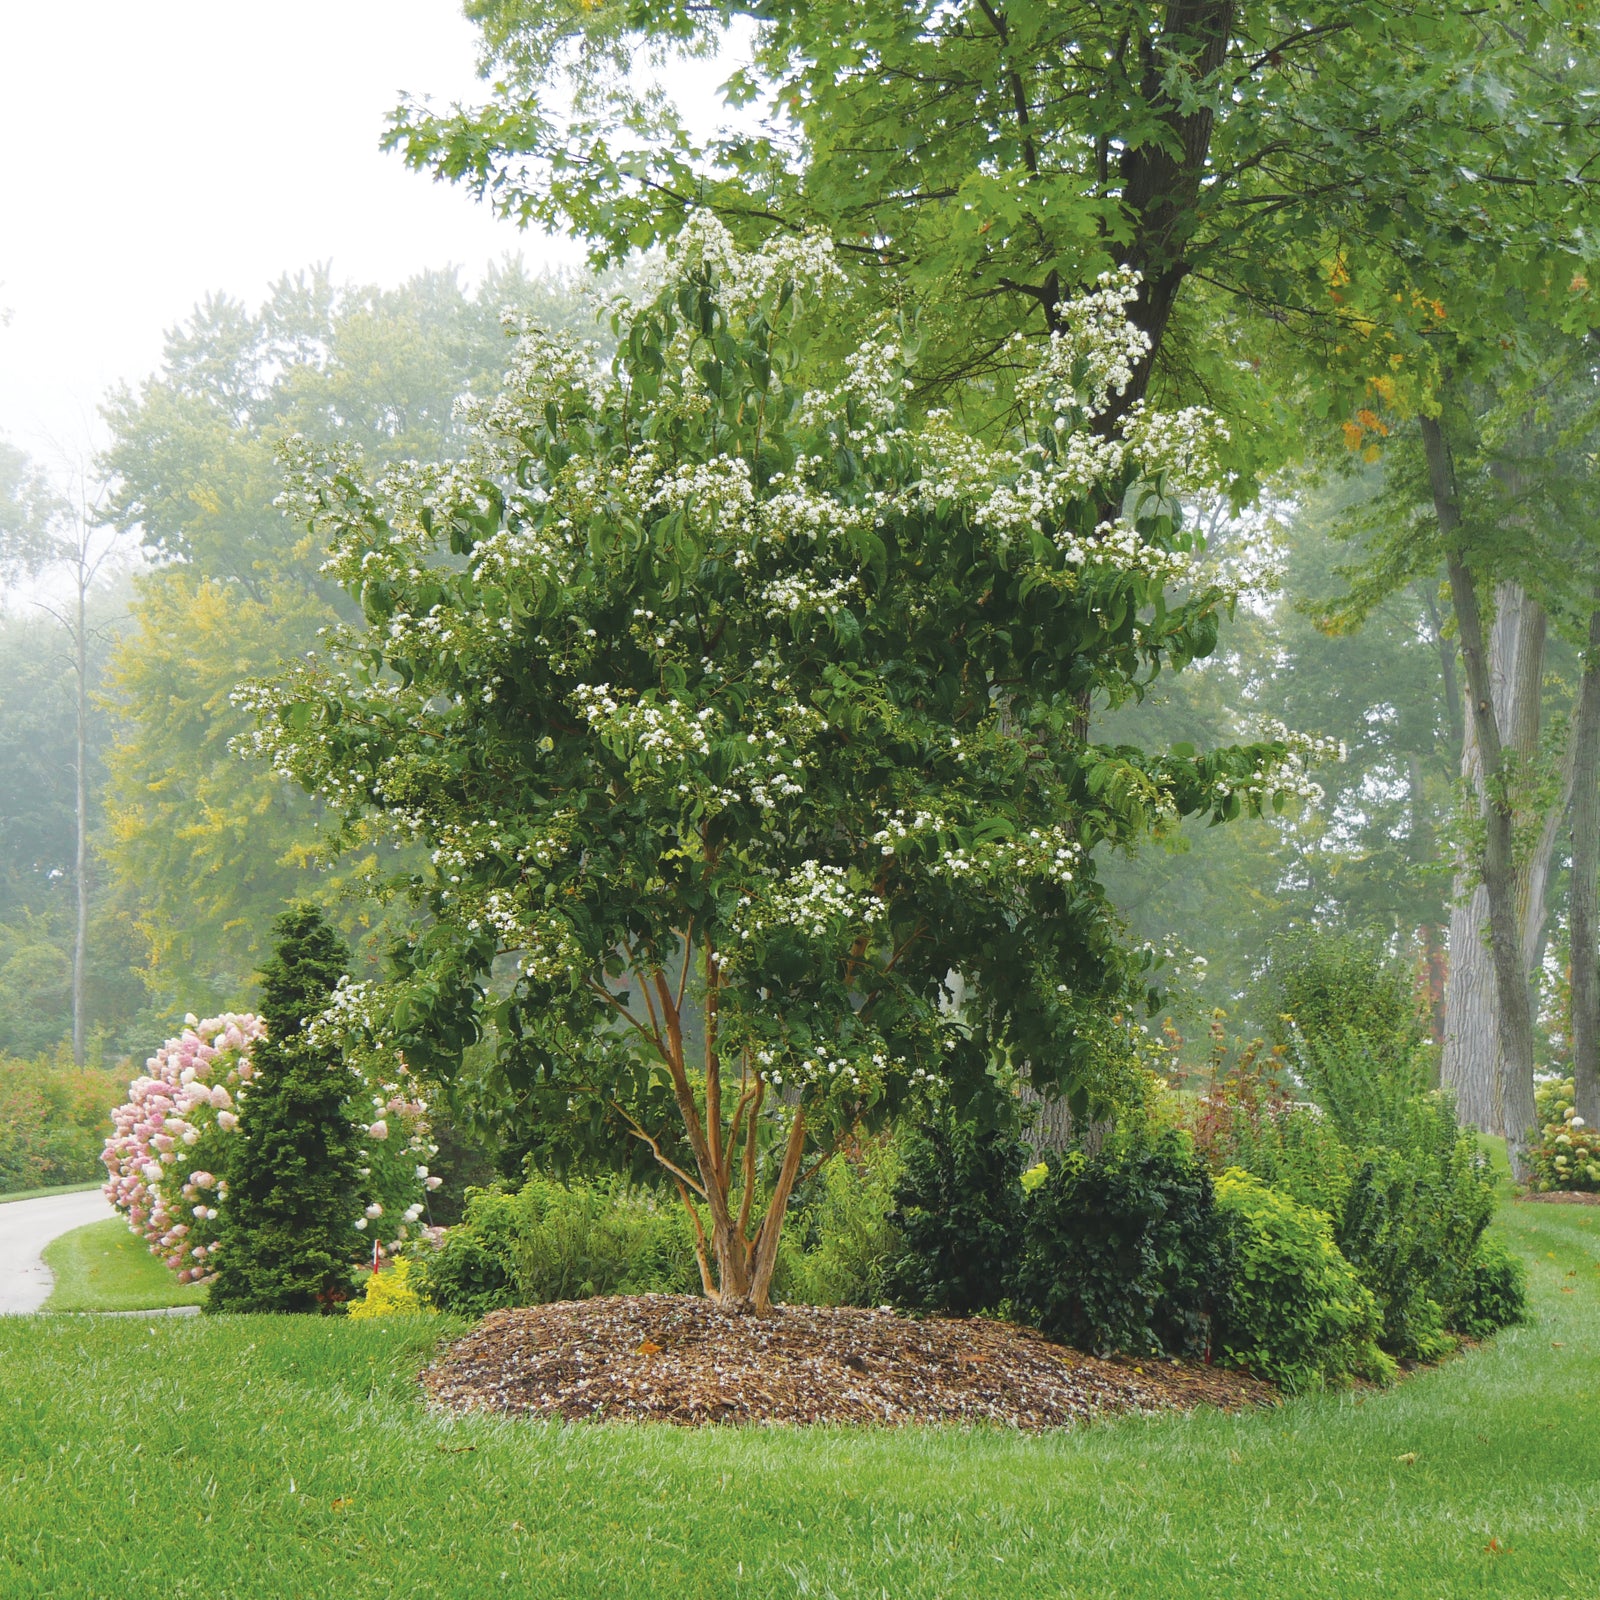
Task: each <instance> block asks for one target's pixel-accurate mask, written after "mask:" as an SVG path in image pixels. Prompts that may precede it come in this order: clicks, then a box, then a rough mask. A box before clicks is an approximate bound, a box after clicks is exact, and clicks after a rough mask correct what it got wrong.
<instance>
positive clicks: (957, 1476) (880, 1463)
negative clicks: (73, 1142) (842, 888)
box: [0, 1205, 1600, 1600]
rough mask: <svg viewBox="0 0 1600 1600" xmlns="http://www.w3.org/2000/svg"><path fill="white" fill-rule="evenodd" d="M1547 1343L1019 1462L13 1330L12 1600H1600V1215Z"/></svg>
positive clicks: (996, 1442)
mask: <svg viewBox="0 0 1600 1600" xmlns="http://www.w3.org/2000/svg"><path fill="white" fill-rule="evenodd" d="M1503 1227H1504V1229H1505V1232H1506V1234H1507V1236H1508V1237H1509V1238H1510V1239H1512V1240H1513V1241H1514V1242H1515V1243H1516V1244H1517V1245H1518V1246H1519V1247H1520V1248H1521V1249H1522V1250H1523V1251H1524V1253H1525V1254H1526V1256H1527V1257H1528V1260H1529V1263H1530V1266H1531V1268H1532V1289H1533V1294H1534V1305H1535V1321H1534V1322H1533V1323H1532V1325H1530V1326H1529V1327H1526V1328H1522V1329H1518V1330H1513V1331H1512V1332H1510V1333H1508V1334H1505V1335H1503V1336H1502V1337H1501V1338H1500V1339H1499V1340H1497V1341H1496V1342H1495V1343H1494V1344H1492V1345H1490V1346H1488V1347H1486V1348H1484V1349H1483V1350H1481V1351H1478V1352H1476V1353H1475V1354H1472V1355H1470V1356H1467V1357H1465V1358H1463V1359H1460V1360H1456V1361H1452V1362H1450V1363H1447V1364H1446V1365H1444V1366H1443V1367H1440V1368H1438V1369H1437V1370H1435V1371H1432V1372H1428V1373H1425V1374H1422V1375H1420V1376H1417V1377H1414V1378H1411V1379H1409V1380H1408V1381H1406V1382H1405V1383H1403V1384H1401V1385H1400V1386H1399V1387H1397V1388H1396V1389H1393V1390H1391V1391H1388V1392H1386V1393H1367V1394H1347V1395H1340V1396H1327V1397H1323V1398H1316V1399H1309V1400H1303V1401H1299V1402H1296V1403H1293V1404H1289V1405H1285V1406H1284V1407H1282V1408H1281V1409H1279V1410H1276V1411H1271V1412H1264V1413H1257V1414H1252V1415H1249V1416H1239V1417H1226V1416H1220V1415H1217V1414H1214V1413H1203V1414H1198V1415H1195V1416H1193V1417H1189V1418H1184V1419H1167V1420H1159V1419H1156V1420H1139V1419H1132V1420H1125V1421H1120V1422H1116V1423H1106V1424H1101V1425H1098V1426H1095V1427H1092V1428H1089V1429H1086V1430H1082V1431H1079V1432H1076V1433H1072V1434H1065V1435H1060V1436H1056V1437H1051V1438H1024V1437H1019V1436H1015V1435H1008V1434H1004V1433H1000V1432H993V1431H984V1432H961V1431H957V1430H927V1431H917V1432H909V1431H908V1432H900V1433H892V1432H878V1433H874V1432H862V1431H848V1430H833V1431H817V1432H792V1433H783V1432H770V1433H769V1432H761V1431H754V1430H752V1431H743V1432H735V1431H721V1432H719V1431H704V1432H697V1433H688V1432H678V1431H675V1430H671V1429H665V1428H661V1429H647V1428H641V1427H628V1426H625V1425H613V1426H608V1427H594V1426H565V1427H564V1426H556V1425H543V1424H541V1425H529V1424H519V1423H506V1422H496V1421H490V1420H485V1419H474V1420H449V1419H444V1418H439V1417H433V1416H429V1415H428V1414H426V1413H425V1412H424V1411H423V1410H422V1408H421V1407H420V1406H419V1405H418V1403H417V1400H416V1391H415V1389H414V1387H413V1383H412V1377H413V1374H414V1372H415V1371H416V1370H417V1367H418V1365H419V1363H420V1362H421V1361H422V1360H423V1359H424V1357H425V1355H426V1352H427V1350H428V1348H429V1345H430V1343H431V1342H432V1340H433V1339H434V1338H436V1337H437V1336H438V1335H439V1333H440V1332H442V1331H447V1330H446V1325H444V1324H443V1323H442V1321H440V1320H435V1321H433V1322H424V1321H423V1320H422V1319H415V1320H413V1319H406V1320H401V1319H393V1320H388V1321H379V1322H369V1323H341V1322H333V1321H326V1322H325V1321H320V1320H313V1319H304V1320H294V1319H280V1318H265V1317H263V1318H257V1319H249V1320H246V1319H239V1320H233V1319H224V1318H209V1317H201V1318H194V1319H180V1318H154V1319H150V1320H149V1321H144V1320H140V1319H137V1318H129V1319H110V1318H108V1319H105V1320H103V1321H91V1320H89V1319H86V1318H85V1319H79V1318H70V1319H69V1318H49V1317H40V1318H33V1319H20V1318H18V1319H5V1320H4V1321H3V1323H0V1462H4V1464H5V1472H6V1474H7V1477H8V1482H7V1485H6V1487H7V1492H6V1493H4V1494H3V1495H0V1593H3V1594H4V1595H6V1596H7V1597H8V1600H13V1597H14V1600H22V1597H25V1596H40V1597H43V1596H49V1597H51V1600H72V1597H78V1596H94V1597H100V1596H104V1597H107V1600H110V1597H111V1596H121V1595H123V1594H125V1593H126V1592H127V1591H128V1586H129V1583H130V1582H131V1581H135V1580H136V1582H137V1586H138V1587H139V1589H140V1590H141V1592H150V1593H155V1594H160V1595H161V1596H163V1600H180V1597H190V1596H193V1597H195V1600H200V1597H204V1600H257V1597H260V1600H279V1597H281V1600H291V1597H292V1600H301V1597H305V1596H310V1595H345V1594H348V1595H362V1596H394V1597H397V1600H399V1597H405V1600H427V1597H432V1596H452V1597H461V1600H468V1597H471V1600H477V1597H480V1596H486V1595H495V1594H506V1595H515V1596H519V1597H521V1596H538V1597H550V1600H558V1597H559V1600H576V1597H585V1596H594V1597H597V1600H598V1597H601V1596H604V1597H606V1600H626V1597H631V1596H650V1597H660V1600H668V1597H671V1600H691V1597H693V1600H698V1597H707V1600H710V1597H719V1600H720V1597H724V1596H739V1595H750V1596H752V1597H756V1596H759V1597H762V1600H770V1597H774V1596H789V1595H796V1596H799V1595H805V1596H819V1597H820V1596H838V1597H844V1596H863V1597H865V1596H872V1597H879V1596H892V1597H894V1600H902V1597H908V1600H909V1597H923V1596H927V1597H931V1596H948V1597H950V1600H970V1597H975V1596H976V1597H981V1596H994V1597H997V1600H999V1597H1004V1600H1056V1597H1062V1596H1074V1597H1082V1600H1091V1597H1092V1600H1125V1597H1132V1596H1139V1597H1149V1600H1157V1597H1159V1600H1189V1597H1213V1596H1216V1597H1239V1600H1348V1597H1365V1596H1376V1595H1384V1596H1394V1597H1396V1600H1458V1597H1468V1596H1479V1595H1481V1596H1485V1597H1488V1596H1495V1597H1498V1600H1506V1597H1524V1596H1525V1597H1527V1600H1593V1597H1594V1596H1596V1595H1597V1594H1600V1454H1597V1448H1596V1443H1595V1435H1594V1428H1593V1418H1594V1415H1595V1410H1596V1398H1597V1396H1600V1328H1597V1324H1596V1313H1597V1311H1600V1270H1597V1268H1600V1208H1579V1207H1563V1206H1532V1205H1530V1206H1520V1207H1513V1208H1509V1209H1508V1211H1507V1213H1506V1215H1505V1218H1504V1222H1503Z"/></svg>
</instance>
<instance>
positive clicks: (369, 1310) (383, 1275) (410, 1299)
mask: <svg viewBox="0 0 1600 1600" xmlns="http://www.w3.org/2000/svg"><path fill="white" fill-rule="evenodd" d="M432 1310H433V1307H432V1306H430V1305H428V1304H427V1303H426V1302H425V1301H424V1300H423V1298H422V1296H421V1295H419V1294H418V1293H417V1285H416V1283H415V1282H414V1281H413V1279H412V1274H411V1263H410V1262H409V1261H407V1260H406V1259H405V1258H404V1257H403V1256H402V1257H401V1258H400V1260H398V1261H395V1262H393V1263H392V1264H391V1265H389V1266H387V1267H385V1268H384V1269H383V1271H381V1272H374V1273H373V1274H372V1276H371V1277H370V1278H368V1279H367V1292H366V1293H365V1294H364V1295H363V1296H362V1297H361V1298H360V1299H359V1300H353V1301H351V1303H350V1310H349V1312H348V1313H347V1314H348V1315H349V1316H352V1317H392V1316H415V1315H417V1313H418V1312H424V1311H432Z"/></svg>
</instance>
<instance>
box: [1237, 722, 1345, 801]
mask: <svg viewBox="0 0 1600 1600" xmlns="http://www.w3.org/2000/svg"><path fill="white" fill-rule="evenodd" d="M1257 737H1258V738H1260V739H1262V740H1266V741H1269V742H1272V743H1275V744H1282V745H1284V746H1286V750H1285V753H1284V755H1283V756H1282V757H1281V758H1280V759H1279V760H1277V761H1271V760H1262V761H1259V762H1257V763H1256V765H1255V767H1254V768H1253V769H1252V770H1251V772H1250V773H1249V774H1248V775H1247V776H1246V777H1244V778H1242V779H1241V778H1223V779H1220V780H1219V781H1218V784H1217V792H1218V793H1219V794H1220V795H1222V796H1223V797H1224V798H1226V797H1227V796H1229V795H1234V794H1237V795H1240V796H1242V797H1244V798H1246V799H1248V800H1252V801H1256V802H1260V801H1263V800H1267V799H1270V798H1271V797H1272V796H1273V795H1275V794H1282V795H1289V796H1292V797H1293V798H1294V799H1297V800H1304V801H1306V802H1307V803H1308V804H1310V805H1313V806H1315V805H1320V804H1321V803H1322V801H1323V799H1324V798H1325V796H1324V793H1323V789H1322V785H1321V784H1320V783H1317V782H1315V781H1314V780H1313V779H1312V777H1311V773H1310V768H1311V767H1313V766H1315V765H1317V764H1319V763H1321V762H1329V761H1343V760H1344V759H1345V757H1346V756H1347V754H1348V751H1347V750H1346V748H1345V745H1344V741H1343V740H1341V739H1322V738H1317V737H1316V736H1314V735H1312V734H1308V733H1297V732H1295V731H1294V730H1293V729H1292V728H1288V727H1285V726H1284V724H1283V723H1281V722H1279V721H1277V720H1276V719H1274V718H1270V717H1268V718H1262V719H1261V720H1260V731H1259V733H1258V735H1257Z"/></svg>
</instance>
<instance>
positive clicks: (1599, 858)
mask: <svg viewBox="0 0 1600 1600" xmlns="http://www.w3.org/2000/svg"><path fill="white" fill-rule="evenodd" d="M1596 601H1597V609H1596V610H1595V611H1594V612H1593V614H1592V615H1591V616H1590V618H1589V648H1588V653H1587V654H1586V655H1585V657H1584V662H1583V684H1582V687H1581V689H1580V690H1579V692H1578V714H1577V720H1576V726H1575V728H1574V741H1573V742H1574V752H1573V763H1572V768H1573V773H1572V777H1573V787H1572V888H1571V891H1570V895H1571V898H1570V901H1569V907H1570V915H1569V926H1570V931H1571V935H1572V1076H1573V1087H1574V1089H1575V1090H1576V1091H1577V1093H1576V1104H1577V1111H1578V1115H1579V1116H1580V1117H1582V1118H1583V1119H1584V1121H1585V1122H1587V1123H1588V1124H1589V1126H1590V1127H1596V1126H1600V881H1597V877H1596V874H1597V872H1600V595H1597V596H1596Z"/></svg>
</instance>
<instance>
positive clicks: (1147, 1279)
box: [1015, 1133, 1224, 1355]
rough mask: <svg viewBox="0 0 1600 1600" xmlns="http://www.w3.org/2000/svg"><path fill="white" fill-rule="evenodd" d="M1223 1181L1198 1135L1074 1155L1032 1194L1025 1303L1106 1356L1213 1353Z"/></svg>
mask: <svg viewBox="0 0 1600 1600" xmlns="http://www.w3.org/2000/svg"><path fill="white" fill-rule="evenodd" d="M1220 1242H1221V1241H1220V1236H1219V1232H1218V1228H1217V1222H1216V1215H1215V1211H1214V1207H1213V1204H1212V1192H1211V1178H1210V1176H1209V1174H1208V1173H1207V1172H1206V1169H1205V1166H1204V1164H1203V1163H1202V1162H1201V1161H1200V1160H1199V1159H1198V1158H1197V1157H1196V1155H1195V1153H1194V1151H1193V1148H1192V1145H1191V1143H1190V1141H1189V1139H1188V1138H1187V1136H1186V1135H1184V1134H1181V1133H1168V1134H1163V1135H1159V1136H1157V1137H1155V1138H1153V1139H1149V1140H1144V1139H1140V1140H1137V1141H1135V1142H1133V1143H1131V1144H1122V1143H1119V1144H1116V1145H1114V1146H1113V1147H1111V1148H1109V1149H1107V1150H1105V1151H1103V1152H1102V1153H1101V1154H1099V1155H1097V1156H1095V1157H1094V1158H1093V1159H1086V1158H1085V1157H1084V1156H1082V1155H1081V1154H1073V1155H1069V1156H1067V1157H1066V1158H1064V1159H1063V1160H1062V1161H1061V1162H1060V1165H1059V1167H1058V1168H1057V1169H1056V1170H1054V1171H1052V1172H1051V1173H1050V1174H1049V1175H1048V1176H1047V1177H1046V1178H1045V1181H1044V1182H1043V1183H1042V1184H1040V1185H1039V1186H1038V1187H1037V1189H1035V1190H1034V1192H1033V1193H1032V1195H1031V1196H1030V1197H1029V1200H1028V1209H1027V1220H1026V1224H1025V1227H1024V1231H1023V1242H1022V1251H1021V1259H1020V1261H1019V1263H1018V1266H1017V1271H1016V1282H1015V1301H1016V1306H1017V1309H1018V1310H1019V1311H1020V1312H1021V1313H1022V1314H1023V1315H1024V1316H1026V1317H1027V1318H1028V1319H1029V1320H1030V1321H1032V1322H1034V1323H1035V1324H1036V1325H1037V1326H1038V1327H1039V1329H1040V1330H1041V1331H1042V1332H1044V1333H1045V1334H1047V1335H1048V1336H1049V1337H1050V1338H1052V1339H1061V1340H1064V1341H1065V1342H1067V1343H1069V1344H1074V1345H1077V1346H1078V1347H1079V1348H1081V1349H1088V1350H1094V1351H1097V1352H1099V1353H1101V1354H1108V1353H1110V1352H1112V1351H1119V1350H1121V1351H1129V1352H1133V1353H1137V1354H1140V1355H1143V1354H1148V1353H1156V1352H1163V1351H1165V1352H1170V1353H1172V1354H1189V1355H1198V1354H1201V1353H1202V1352H1203V1351H1204V1350H1205V1349H1206V1347H1207V1344H1208V1342H1209V1325H1210V1319H1211V1314H1212V1312H1213V1309H1214V1303H1215V1299H1216V1297H1217V1293H1218V1289H1219V1286H1220V1285H1221V1284H1222V1282H1223V1265H1224V1263H1223V1256H1222V1253H1221V1250H1220Z"/></svg>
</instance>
